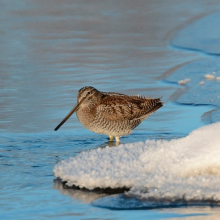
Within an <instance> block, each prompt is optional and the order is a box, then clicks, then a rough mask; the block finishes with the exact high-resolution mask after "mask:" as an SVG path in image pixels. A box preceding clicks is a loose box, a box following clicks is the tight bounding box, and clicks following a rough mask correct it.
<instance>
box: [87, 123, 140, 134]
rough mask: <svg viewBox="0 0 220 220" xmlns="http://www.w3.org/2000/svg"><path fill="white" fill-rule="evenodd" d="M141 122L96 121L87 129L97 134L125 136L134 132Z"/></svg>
mask: <svg viewBox="0 0 220 220" xmlns="http://www.w3.org/2000/svg"><path fill="white" fill-rule="evenodd" d="M139 124H140V122H136V123H135V122H133V123H132V122H131V121H130V120H124V121H103V122H101V121H97V120H94V121H93V122H92V123H91V125H89V126H88V127H87V128H88V129H89V130H91V131H93V132H95V133H99V134H106V135H109V136H114V137H115V136H124V135H128V134H130V133H131V132H132V130H133V129H134V128H135V127H137V126H138V125H139Z"/></svg>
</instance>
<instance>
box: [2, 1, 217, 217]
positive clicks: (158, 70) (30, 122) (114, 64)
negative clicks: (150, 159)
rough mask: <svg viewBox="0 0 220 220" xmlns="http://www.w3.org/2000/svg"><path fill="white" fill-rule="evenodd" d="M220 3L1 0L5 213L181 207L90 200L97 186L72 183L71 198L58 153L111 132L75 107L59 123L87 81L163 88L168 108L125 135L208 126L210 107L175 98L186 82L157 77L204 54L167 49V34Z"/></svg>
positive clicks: (106, 86)
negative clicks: (58, 181)
mask: <svg viewBox="0 0 220 220" xmlns="http://www.w3.org/2000/svg"><path fill="white" fill-rule="evenodd" d="M218 3H219V2H218V1H217V0H214V1H212V4H208V1H204V2H203V3H201V1H197V0H196V1H193V2H191V1H189V0H187V1H184V2H179V3H178V4H176V2H174V1H173V0H168V1H138V2H137V1H134V0H129V1H127V0H126V1H125V0H122V1H119V2H112V1H108V2H107V1H93V2H90V1H70V0H64V1H62V3H60V1H57V0H48V1H37V0H31V1H0V7H1V9H2V10H1V13H0V20H1V28H0V51H1V53H0V77H1V80H0V107H1V110H0V118H1V121H0V131H1V134H0V158H1V160H0V169H1V171H3V172H1V173H0V177H1V180H2V185H1V195H0V207H1V208H0V209H1V212H0V213H1V215H2V216H1V217H2V219H13V218H14V217H15V216H16V217H17V218H18V219H23V220H24V219H30V218H31V219H49V218H51V219H54V217H60V218H63V219H66V218H68V217H72V216H74V218H76V219H81V218H83V217H84V218H85V219H86V218H91V217H93V218H99V219H107V218H111V219H119V218H124V217H125V216H126V218H127V219H129V218H130V219H135V218H139V219H140V218H142V219H143V218H149V219H160V218H165V217H166V218H170V217H175V216H179V215H176V214H172V213H171V212H172V211H167V213H166V211H162V212H153V211H152V212H150V211H149V212H129V214H128V213H127V212H117V213H115V212H111V211H108V210H105V211H103V210H102V209H98V208H95V207H92V206H91V205H90V204H87V203H88V202H89V201H91V200H92V198H93V196H95V197H96V195H92V194H90V193H89V195H90V196H88V194H86V195H84V196H81V195H83V193H81V192H78V193H76V192H72V193H73V194H74V199H73V200H72V201H70V200H69V197H65V196H63V195H62V193H63V192H62V193H59V192H58V191H57V190H54V189H53V179H54V177H53V173H52V170H53V167H54V165H55V164H56V163H57V162H58V161H60V160H61V159H65V158H68V157H70V156H75V155H76V154H77V153H78V152H81V151H83V150H89V149H92V148H97V147H99V146H100V147H105V145H107V144H108V143H107V139H105V138H106V137H105V136H104V135H97V134H93V133H91V132H90V131H87V130H86V129H85V128H83V127H82V126H81V125H80V124H79V122H78V121H77V119H76V117H75V116H73V117H72V118H71V120H69V122H67V123H66V124H65V127H63V128H62V129H61V130H60V131H59V133H58V132H56V133H55V132H53V129H54V127H55V126H56V125H57V124H58V123H59V121H60V120H61V119H62V118H63V116H64V115H65V114H66V113H68V111H69V110H70V109H71V108H72V107H73V105H74V104H75V102H76V97H77V91H78V90H79V89H80V88H81V87H83V86H86V85H91V86H94V87H96V88H97V89H99V90H100V91H115V92H121V93H125V94H129V95H131V94H143V95H147V96H151V97H161V96H163V101H165V103H166V105H165V107H164V108H163V109H161V111H160V112H158V113H156V114H154V115H152V116H151V117H149V119H147V121H146V122H144V123H143V124H142V125H140V126H139V127H138V128H137V130H135V131H134V133H133V134H132V135H130V136H127V137H124V138H122V142H123V143H128V142H135V141H144V140H146V139H159V138H164V139H170V138H175V137H179V136H183V135H186V134H187V133H189V132H190V131H191V130H193V129H195V128H197V127H198V126H201V125H202V123H201V121H200V115H201V114H202V112H204V111H207V109H206V108H205V107H204V108H202V109H201V108H193V107H187V108H185V107H183V106H179V105H175V104H172V103H169V97H170V95H171V94H172V93H173V92H174V91H175V90H176V88H177V86H176V85H171V84H166V83H162V82H159V81H157V80H156V79H157V78H158V77H159V76H161V75H162V74H163V73H164V72H166V71H168V69H170V68H173V67H175V66H177V65H178V64H181V63H184V62H186V61H191V60H194V59H197V58H199V57H201V55H199V54H196V53H193V52H186V51H185V52H183V51H180V50H179V51H178V50H173V49H170V48H168V47H167V42H166V39H167V36H169V33H170V31H171V30H172V29H174V28H176V27H177V26H179V25H181V24H182V23H183V22H186V21H188V20H189V19H191V18H194V17H195V16H198V15H201V14H203V13H207V12H211V11H213V10H217V9H218V8H219V9H220V5H219V4H218ZM192 109H193V110H192ZM195 110H196V111H195ZM209 110H210V109H209ZM197 111H198V112H197ZM192 112H193V113H192ZM186 119H188V120H189V119H190V120H192V119H193V122H191V123H190V124H189V123H188V122H187V120H186ZM180 122H181V126H179V123H180ZM113 145H114V143H113ZM56 187H57V186H56ZM58 188H59V186H58ZM64 191H65V190H64ZM66 192H67V191H65V192H64V193H66ZM68 192H71V191H68ZM78 194H81V195H78ZM87 196H88V199H82V200H81V198H82V197H83V198H84V197H87ZM78 199H79V200H80V201H81V202H78ZM85 200H86V201H85ZM91 207H92V208H91ZM30 213H31V214H30ZM33 213H35V215H32V214H33ZM87 213H89V214H87ZM30 216H31V217H30Z"/></svg>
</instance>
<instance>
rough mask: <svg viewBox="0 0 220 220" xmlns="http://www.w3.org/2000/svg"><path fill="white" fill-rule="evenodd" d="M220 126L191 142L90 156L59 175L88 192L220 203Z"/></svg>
mask: <svg viewBox="0 0 220 220" xmlns="http://www.w3.org/2000/svg"><path fill="white" fill-rule="evenodd" d="M219 131H220V123H215V124H211V125H208V126H204V127H201V128H199V129H197V130H195V131H193V132H192V133H190V134H189V135H188V136H187V137H184V138H180V139H173V140H170V141H167V140H147V141H146V142H137V143H130V144H124V145H120V146H118V147H106V148H98V149H94V150H90V151H85V152H82V153H80V154H78V155H77V156H76V157H71V158H69V159H67V160H63V161H61V162H60V163H58V164H57V165H55V167H54V175H55V176H56V177H59V178H61V179H62V180H63V181H67V184H68V185H69V186H71V185H75V186H79V187H85V188H87V189H94V188H96V187H100V188H107V187H111V188H119V187H128V188H131V189H130V191H129V192H127V195H128V196H132V197H133V196H134V197H137V198H140V199H151V200H152V199H153V200H164V199H165V200H169V201H178V200H184V201H205V200H206V201H215V202H218V201H220V184H219V183H220V135H219Z"/></svg>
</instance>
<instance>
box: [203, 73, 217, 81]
mask: <svg viewBox="0 0 220 220" xmlns="http://www.w3.org/2000/svg"><path fill="white" fill-rule="evenodd" d="M205 78H206V79H207V80H214V79H215V76H214V75H212V74H206V75H205Z"/></svg>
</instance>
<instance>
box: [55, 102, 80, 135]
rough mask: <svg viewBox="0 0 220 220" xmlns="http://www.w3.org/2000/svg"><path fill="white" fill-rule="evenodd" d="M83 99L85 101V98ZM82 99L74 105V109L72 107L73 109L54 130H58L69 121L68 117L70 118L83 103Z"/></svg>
mask: <svg viewBox="0 0 220 220" xmlns="http://www.w3.org/2000/svg"><path fill="white" fill-rule="evenodd" d="M82 101H83V100H82ZM82 101H81V102H79V103H77V104H76V105H75V106H74V107H73V109H72V110H71V111H70V112H69V114H68V115H67V116H66V117H65V118H64V119H63V121H61V122H60V124H58V125H57V126H56V128H55V129H54V131H57V130H58V129H59V128H60V127H61V126H62V125H63V124H64V123H65V122H66V121H67V119H68V118H69V117H70V116H71V115H72V114H73V113H74V112H75V111H77V110H78V108H79V106H80V104H81V103H82Z"/></svg>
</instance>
